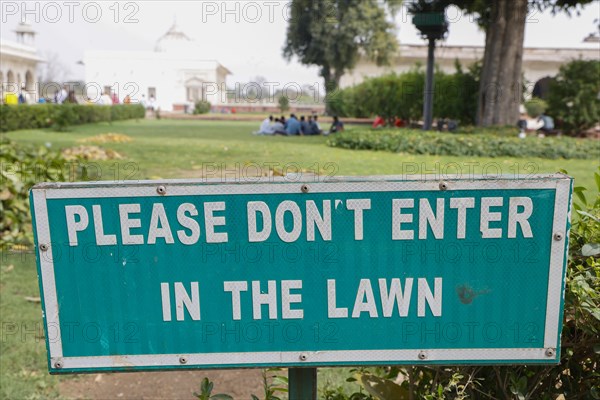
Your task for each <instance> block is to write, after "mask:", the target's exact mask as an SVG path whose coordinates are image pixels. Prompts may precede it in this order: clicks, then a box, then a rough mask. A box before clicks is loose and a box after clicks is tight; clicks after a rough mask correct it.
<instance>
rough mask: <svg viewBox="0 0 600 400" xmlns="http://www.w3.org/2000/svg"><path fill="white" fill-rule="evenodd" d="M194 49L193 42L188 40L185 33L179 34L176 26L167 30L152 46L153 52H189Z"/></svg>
mask: <svg viewBox="0 0 600 400" xmlns="http://www.w3.org/2000/svg"><path fill="white" fill-rule="evenodd" d="M194 48H195V42H194V41H193V40H192V39H190V38H189V37H188V36H187V35H186V34H185V33H183V32H181V31H180V30H179V29H178V28H177V25H176V24H175V23H174V24H173V26H171V28H170V29H169V30H168V32H167V33H165V34H164V35H162V36H161V37H160V38H159V39H158V40H157V41H156V45H155V46H154V51H158V52H189V51H192V50H193V49H194Z"/></svg>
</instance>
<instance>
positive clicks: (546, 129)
mask: <svg viewBox="0 0 600 400" xmlns="http://www.w3.org/2000/svg"><path fill="white" fill-rule="evenodd" d="M538 121H539V122H540V123H541V128H539V129H538V131H540V133H541V135H544V136H545V135H547V134H549V133H552V131H553V130H554V119H553V118H552V117H551V116H549V115H546V114H544V113H542V114H541V115H540V116H539V118H538Z"/></svg>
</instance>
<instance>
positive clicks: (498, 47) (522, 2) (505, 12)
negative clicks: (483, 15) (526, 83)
mask: <svg viewBox="0 0 600 400" xmlns="http://www.w3.org/2000/svg"><path fill="white" fill-rule="evenodd" d="M527 10H528V8H527V0H498V1H495V2H492V10H491V20H490V24H489V26H488V27H487V30H486V43H485V53H484V57H483V66H482V71H481V79H480V86H479V105H478V110H477V124H478V125H480V126H492V125H514V124H516V123H517V120H518V119H519V105H520V104H521V95H522V88H523V82H522V71H521V69H522V66H523V41H524V38H525V21H526V18H527Z"/></svg>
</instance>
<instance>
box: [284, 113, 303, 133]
mask: <svg viewBox="0 0 600 400" xmlns="http://www.w3.org/2000/svg"><path fill="white" fill-rule="evenodd" d="M285 131H286V133H287V134H288V135H299V134H300V121H298V120H297V119H296V116H295V115H294V114H292V115H290V119H288V120H287V124H286V127H285Z"/></svg>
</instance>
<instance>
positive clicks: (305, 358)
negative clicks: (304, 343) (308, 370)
mask: <svg viewBox="0 0 600 400" xmlns="http://www.w3.org/2000/svg"><path fill="white" fill-rule="evenodd" d="M299 358H300V361H306V360H308V355H307V354H306V353H302V354H300V357H299Z"/></svg>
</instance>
